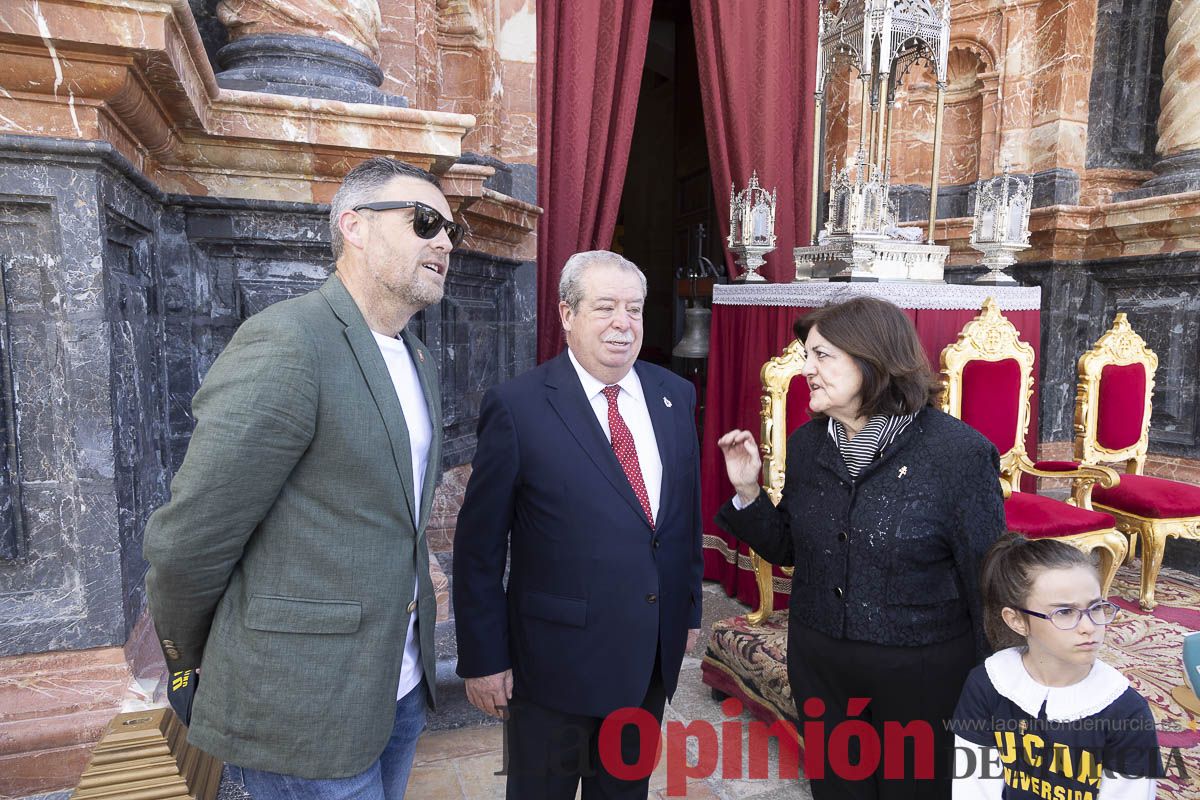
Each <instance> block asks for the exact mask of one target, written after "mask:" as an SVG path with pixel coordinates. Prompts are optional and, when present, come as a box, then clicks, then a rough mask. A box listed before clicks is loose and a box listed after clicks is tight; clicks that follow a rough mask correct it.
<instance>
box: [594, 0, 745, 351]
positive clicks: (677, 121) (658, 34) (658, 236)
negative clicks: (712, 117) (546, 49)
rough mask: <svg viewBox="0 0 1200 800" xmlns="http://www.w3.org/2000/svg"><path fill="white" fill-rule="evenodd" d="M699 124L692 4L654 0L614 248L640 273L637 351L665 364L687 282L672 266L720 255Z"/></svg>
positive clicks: (702, 121)
mask: <svg viewBox="0 0 1200 800" xmlns="http://www.w3.org/2000/svg"><path fill="white" fill-rule="evenodd" d="M705 128H706V126H705V119H704V110H703V107H702V105H701V101H700V76H699V70H698V69H697V66H696V39H695V34H694V33H693V29H692V12H691V4H690V3H689V2H688V0H654V9H653V12H652V17H651V22H650V41H649V43H648V45H647V48H646V65H645V68H644V70H643V72H642V86H641V90H640V94H639V95H638V109H637V120H636V122H635V123H634V128H633V141H632V144H631V147H630V151H629V169H628V171H627V172H626V175H625V187H624V190H623V193H622V196H621V210H620V214H619V215H618V217H617V229H616V232H615V234H614V241H613V249H614V250H616V251H618V252H620V253H623V254H624V255H625V257H626V258H628V259H630V260H631V261H633V262H634V263H635V264H637V265H638V266H640V267H641V268H642V269H643V270H644V271H645V273H646V278H647V283H648V284H649V285H648V296H647V299H646V315H645V340H644V342H643V344H642V354H641V357H642V358H644V359H646V360H647V361H652V362H655V363H658V364H662V365H664V366H670V365H671V361H672V360H671V349H672V347H674V345H675V343H676V342H677V341H678V340H679V338H680V336H681V335H682V333H683V304H682V301H681V296H680V291H682V292H684V295H685V296H686V293H687V291H688V289H687V286H688V283H687V282H679V281H677V280H676V278H675V274H676V270H678V269H679V268H680V267H684V266H687V265H690V264H691V263H694V262H695V261H696V259H697V258H698V257H699V256H701V255H705V256H707V257H708V258H710V259H712V261H713V263H716V264H720V263H722V261H723V259H724V255H723V254H722V252H723V251H722V249H721V244H720V241H719V240H718V237H719V235H720V234H719V232H718V229H717V218H716V208H717V206H716V204H715V203H714V202H713V192H712V178H711V175H710V173H709V168H708V143H707V141H706V140H705ZM676 366H677V367H678V366H679V365H678V364H677V365H676Z"/></svg>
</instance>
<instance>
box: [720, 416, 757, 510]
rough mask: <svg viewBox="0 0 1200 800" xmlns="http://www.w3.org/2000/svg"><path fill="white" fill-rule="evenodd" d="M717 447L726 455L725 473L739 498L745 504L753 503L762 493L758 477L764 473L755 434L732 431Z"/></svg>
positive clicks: (722, 438) (723, 437) (721, 439)
mask: <svg viewBox="0 0 1200 800" xmlns="http://www.w3.org/2000/svg"><path fill="white" fill-rule="evenodd" d="M717 447H719V448H721V452H722V453H723V454H724V455H725V472H726V473H727V474H728V475H729V482H730V483H732V484H733V488H734V489H735V490H737V493H738V497H739V498H740V499H741V500H742V501H743V502H744V503H749V502H753V500H754V499H755V498H756V497H758V493H759V491H761V489H760V487H759V483H758V476H759V473H761V472H762V458H761V457H760V456H759V454H758V445H757V444H755V443H754V434H752V433H750V431H742V430H732V431H730V432H729V433H727V434H725V435H724V436H722V437H721V438H720V439H718V440H717Z"/></svg>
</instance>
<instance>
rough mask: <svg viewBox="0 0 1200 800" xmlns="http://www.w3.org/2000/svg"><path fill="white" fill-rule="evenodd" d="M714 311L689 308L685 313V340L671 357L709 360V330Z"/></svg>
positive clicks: (682, 340) (680, 341) (673, 351)
mask: <svg viewBox="0 0 1200 800" xmlns="http://www.w3.org/2000/svg"><path fill="white" fill-rule="evenodd" d="M711 322H712V311H710V310H709V309H707V308H687V309H684V312H683V338H681V339H680V340H679V344H677V345H675V349H674V350H672V351H671V355H673V356H677V357H679V358H708V330H709V326H710V323H711Z"/></svg>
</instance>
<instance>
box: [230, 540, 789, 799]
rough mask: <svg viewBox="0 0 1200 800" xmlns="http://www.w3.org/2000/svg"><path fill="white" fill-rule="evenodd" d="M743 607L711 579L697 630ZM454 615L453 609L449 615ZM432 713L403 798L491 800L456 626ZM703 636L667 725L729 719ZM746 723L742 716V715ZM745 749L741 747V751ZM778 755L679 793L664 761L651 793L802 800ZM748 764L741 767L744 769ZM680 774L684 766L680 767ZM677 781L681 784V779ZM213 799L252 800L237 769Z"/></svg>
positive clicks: (487, 723) (486, 745) (442, 633)
mask: <svg viewBox="0 0 1200 800" xmlns="http://www.w3.org/2000/svg"><path fill="white" fill-rule="evenodd" d="M439 560H440V561H441V563H442V566H443V567H444V568H445V570H446V574H447V575H450V574H452V569H451V563H450V558H449V554H439ZM745 611H746V609H745V607H743V606H742V605H741V604H739V603H738V602H737V601H736V600H733V599H731V598H729V597H726V596H725V592H724V591H723V590H722V589H721V587H720V586H719V585H718V584H716V583H706V584H705V586H704V624H703V630H705V631H707V630H708V629H709V627H710V626H711V625H712V623H713V622H715V621H716V620H718V619H723V618H725V617H730V616H733V615H734V614H743V613H745ZM451 613H453V611H452V612H451ZM437 642H438V677H437V681H438V696H439V699H440V704H439V708H438V712H437V713H436V714H434V715H431V716H430V718H429V728H428V730H427V731H426V733H425V734H424V735H423V736H422V737H421V741H420V743H419V744H418V745H417V756H416V760H415V762H414V765H413V773H412V777H411V779H410V781H409V788H408V794H407V797H408V798H409V800H491V799H492V798H503V797H504V776H503V775H502V774H498V773H500V772H501V769H502V760H503V758H502V751H503V742H502V737H501V727H500V725H499V724H498V723H496V722H495V721H494V720H492V719H490V718H488V717H486V716H484V715H483V714H481V713H480V712H478V711H477V710H475V708H473V707H472V706H471V705H470V704H469V703H467V701H466V694H465V692H464V690H463V684H462V680H461V679H459V678H458V677H457V676H456V675H455V674H454V663H455V662H454V626H453V624H452V623H448V624H444V625H439V626H438V635H437ZM705 644H706V642H705V641H704V638H703V637H702V638H701V641H700V642H699V643H697V645H696V648H695V650H693V651H692V652H691V653H690V654H689V655H688V657H687V658H686V659H685V661H684V665H683V669H682V671H681V673H680V676H679V689H678V690H677V691H676V693H675V698H674V700H673V701H672V702H671V704H670V705H669V706H668V707H667V709H666V714H665V716H664V729H665V725H666V724H669V723H671V722H681V723H684V724H687V723H689V722H692V721H695V720H705V721H708V722H710V723H712V724H713V725H714V727H717V729H718V730H720V727H719V726H720V724H721V723H722V722H728V721H730V718H729V717H727V716H725V715H724V714H723V713H722V712H721V708H720V706H719V705H718V703H717V702H716V701H715V700H713V699H712V696H711V694H710V692H709V689H708V687H707V686H705V685H704V684H703V683H702V682H701V680H700V657H701V656H702V655H703V654H704V647H705ZM742 720H743V721H744V722H749V720H750V716H749V715H748V714H743V715H742ZM697 749H698V748H697V744H696V742H695V741H694V740H693V741H691V742H689V746H688V763H689V764H693V765H694V764H696V763H697V756H698V752H697ZM744 750H745V748H744V747H743V751H744ZM778 763H779V760H778V753H777V752H776V748H775V747H774V745H772V750H771V753H770V756H769V758H768V764H769V765H770V775H771V777H769V778H764V779H754V780H751V779H740V780H734V779H729V780H726V779H723V778H722V777H721V776H720V775H713V776H711V777H708V778H706V779H702V780H701V779H694V780H690V781H687V782H686V788H685V794H672V795H668V794H667V788H668V787H667V779H668V775H667V770H666V766H667V759H666V757H665V756H664V758H663V759H662V760H661V761H660V763H659V766H658V769H656V770H655V772H654V774H653V775H652V776H651V778H650V790H651V791H650V797H651V798H652V800H658V799H659V798H665V797H688V798H696V799H697V800H710V799H711V800H784V799H785V798H787V800H805V799H806V798H810V797H811V796H812V795H811V794H810V793H809V791H808V785H807V783H806V782H804V780H803V779H802V778H801V779H799V780H781V779H779V778H778V777H777V765H778ZM746 769H747V767H746V766H745V765H744V766H743V774H745V772H746ZM681 771H682V770H681ZM679 780H681V781H682V778H680V779H679ZM219 800H252V798H250V796H249V794H248V793H247V792H246V791H245V789H244V788H243V787H242V786H241V785H240V783H239V782H238V780H237V775H236V771H234V770H227V771H226V780H225V782H224V784H223V785H222V787H221V793H220V795H219Z"/></svg>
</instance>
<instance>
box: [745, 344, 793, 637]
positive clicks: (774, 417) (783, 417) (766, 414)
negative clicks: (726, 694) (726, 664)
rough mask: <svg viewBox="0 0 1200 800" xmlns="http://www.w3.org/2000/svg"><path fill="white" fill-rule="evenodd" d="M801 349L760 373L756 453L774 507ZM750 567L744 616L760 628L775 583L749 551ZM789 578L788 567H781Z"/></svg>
mask: <svg viewBox="0 0 1200 800" xmlns="http://www.w3.org/2000/svg"><path fill="white" fill-rule="evenodd" d="M804 357H805V354H804V345H803V343H801V341H800V340H799V339H793V340H792V342H791V344H789V345H788V346H787V347H785V348H784V349H783V352H782V353H780V354H779V355H777V356H775V357H774V358H772V359H770V360H768V361H767V363H765V364H763V366H762V370H761V371H760V372H759V378H760V379H761V380H762V410H761V411H760V412H759V416H761V417H762V430H761V435H760V437H759V438H760V442H759V445H758V448H759V450H761V451H762V482H763V489H764V490H765V491H766V493H767V497H769V498H770V499H771V502H772V503H774V504H775V505H779V499H780V497H782V495H783V479H784V474H785V465H786V464H787V437H788V426H787V395H788V388H789V387H790V386H791V384H792V378H794V377H796V376H797V375H799V374H800V370H802V369H803V368H804ZM750 564H751V566H752V567H753V569H754V582H755V583H756V584H757V586H758V607H757V608H755V609H754V611H753V612H751V613H750V614H748V615H747V616H746V620H747V621H748V622H749V623H750V624H752V625H761V624H762V622H763V620H765V619H766V618H767V615H769V614H770V613H771V612H772V611H774V610H775V581H776V578H775V576H774V574H773V571H772V569H771V563H770V562H769V561H767V560H766V559H765V558H763V557H762V556H760V555H759V554H758V553H756V552H754V550H753V549H752V550H751V551H750ZM781 569H782V570H783V573H784V574H785V575H787V576H788V577H789V578H790V577H791V575H792V568H791V567H781ZM781 590H782V591H790V590H791V586H790V585H789V586H785V587H781Z"/></svg>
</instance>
